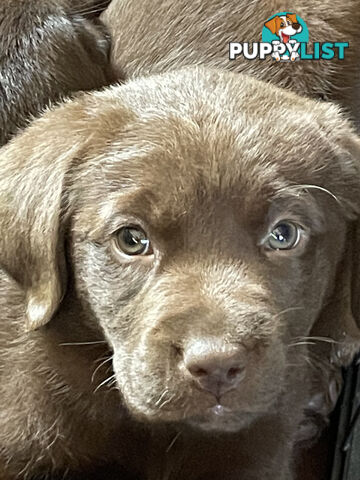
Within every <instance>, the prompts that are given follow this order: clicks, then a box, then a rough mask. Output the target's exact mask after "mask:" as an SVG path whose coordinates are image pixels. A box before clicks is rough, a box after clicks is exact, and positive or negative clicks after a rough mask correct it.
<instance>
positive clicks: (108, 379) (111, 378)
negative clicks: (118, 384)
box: [94, 374, 115, 393]
mask: <svg viewBox="0 0 360 480" xmlns="http://www.w3.org/2000/svg"><path fill="white" fill-rule="evenodd" d="M114 378H115V374H114V375H111V376H110V377H108V378H106V379H105V380H104V381H103V382H101V383H100V384H99V385H98V386H97V387H96V388H95V390H94V393H96V392H97V391H98V390H99V389H100V388H101V387H102V386H103V385H106V384H107V383H108V382H110V381H111V380H113V379H114Z"/></svg>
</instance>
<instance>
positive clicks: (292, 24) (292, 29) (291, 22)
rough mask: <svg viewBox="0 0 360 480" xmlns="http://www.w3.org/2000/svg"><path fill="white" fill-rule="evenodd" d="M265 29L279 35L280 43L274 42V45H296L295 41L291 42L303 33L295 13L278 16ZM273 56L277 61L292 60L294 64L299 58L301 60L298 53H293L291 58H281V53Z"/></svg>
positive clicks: (287, 56) (266, 24)
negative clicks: (294, 37) (292, 38)
mask: <svg viewBox="0 0 360 480" xmlns="http://www.w3.org/2000/svg"><path fill="white" fill-rule="evenodd" d="M265 27H267V28H268V29H269V30H270V31H271V33H272V34H273V35H277V36H278V37H279V38H280V41H279V40H274V41H273V42H272V43H273V44H279V43H296V41H295V40H291V37H292V36H293V35H296V34H297V33H300V32H301V31H302V26H301V25H300V23H298V20H297V18H296V15H295V13H287V14H286V15H276V16H275V17H273V18H272V19H271V20H268V21H267V22H266V23H265ZM272 56H273V57H274V58H275V60H276V61H279V60H285V61H286V60H289V59H290V60H291V61H292V62H294V61H295V60H296V59H297V58H299V54H298V53H297V52H292V53H291V56H290V58H289V55H283V56H282V57H280V54H279V52H274V53H273V54H272Z"/></svg>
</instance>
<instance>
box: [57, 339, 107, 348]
mask: <svg viewBox="0 0 360 480" xmlns="http://www.w3.org/2000/svg"><path fill="white" fill-rule="evenodd" d="M99 343H107V341H106V340H99V341H97V342H66V343H59V346H60V347H67V346H69V345H70V346H72V345H76V346H79V345H97V344H99Z"/></svg>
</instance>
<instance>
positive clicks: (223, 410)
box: [208, 403, 233, 417]
mask: <svg viewBox="0 0 360 480" xmlns="http://www.w3.org/2000/svg"><path fill="white" fill-rule="evenodd" d="M208 412H209V413H211V414H212V415H215V416H217V417H223V416H224V415H226V414H228V413H233V411H232V410H231V408H228V407H224V406H223V405H221V404H220V403H217V404H216V405H215V406H214V407H210V408H208Z"/></svg>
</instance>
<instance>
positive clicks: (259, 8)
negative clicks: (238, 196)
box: [101, 0, 360, 122]
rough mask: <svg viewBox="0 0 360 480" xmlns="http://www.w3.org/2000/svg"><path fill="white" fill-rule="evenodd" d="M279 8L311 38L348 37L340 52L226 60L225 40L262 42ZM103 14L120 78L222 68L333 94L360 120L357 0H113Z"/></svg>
mask: <svg viewBox="0 0 360 480" xmlns="http://www.w3.org/2000/svg"><path fill="white" fill-rule="evenodd" d="M282 11H289V12H294V14H295V15H296V14H297V15H299V16H300V17H301V18H302V19H303V20H304V21H305V22H306V24H307V27H308V29H309V35H310V44H311V42H328V41H338V42H349V48H348V49H347V51H346V57H345V59H344V60H331V61H326V60H321V61H300V62H288V63H285V64H284V63H280V64H279V63H277V62H274V61H273V59H272V58H270V57H268V58H267V59H266V60H258V59H255V60H251V61H249V60H245V59H244V58H238V59H237V60H229V42H259V41H261V32H262V29H263V26H264V22H266V20H267V19H268V18H269V17H271V16H272V15H274V14H276V13H278V12H282ZM139 12H141V14H139ZM101 18H102V20H103V22H104V23H105V24H106V25H107V27H108V29H109V31H110V33H111V36H112V47H111V62H112V65H113V68H114V71H115V74H117V75H118V77H121V78H123V77H125V78H129V77H133V76H138V75H142V74H148V73H161V72H165V71H168V70H170V69H174V68H179V67H182V66H187V65H199V64H201V65H208V66H212V67H218V68H225V69H229V70H232V71H234V72H242V73H249V74H251V75H252V76H254V77H256V78H260V79H263V80H266V81H267V82H271V83H274V84H276V85H278V86H280V87H286V88H290V89H291V90H293V91H294V92H297V93H300V94H301V95H307V96H310V97H315V98H325V99H330V100H333V101H337V102H339V103H340V104H341V105H342V106H344V107H346V109H347V110H348V111H349V113H350V114H351V115H352V116H353V117H354V119H355V120H356V121H357V122H359V121H360V118H359V111H360V96H359V89H360V84H359V80H358V79H359V78H360V75H359V74H360V66H359V62H358V53H357V44H358V41H359V34H358V25H359V23H360V9H359V5H358V1H357V0H345V1H342V0H334V1H332V0H326V1H323V0H295V1H289V0H286V1H283V2H281V3H279V2H275V1H274V0H254V1H252V2H238V1H236V0H228V1H227V2H224V1H222V0H207V1H206V2H203V1H201V0H195V1H191V2H190V1H188V0H168V1H167V2H163V1H161V0H155V1H154V0H152V1H150V0H112V2H111V4H110V6H109V7H108V8H107V10H105V12H104V13H103V14H102V16H101ZM290 18H291V17H290ZM293 28H294V27H293ZM331 39H333V40H331Z"/></svg>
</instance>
